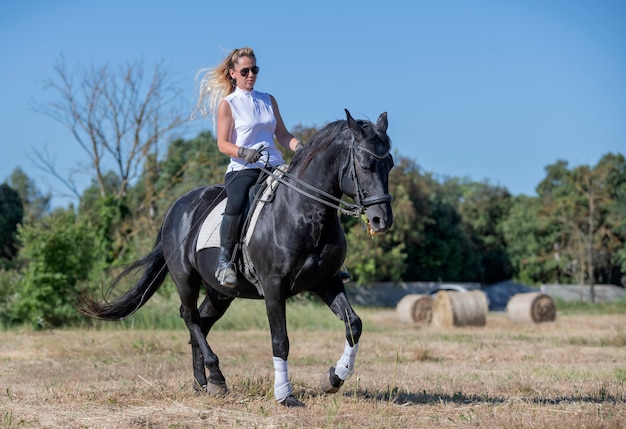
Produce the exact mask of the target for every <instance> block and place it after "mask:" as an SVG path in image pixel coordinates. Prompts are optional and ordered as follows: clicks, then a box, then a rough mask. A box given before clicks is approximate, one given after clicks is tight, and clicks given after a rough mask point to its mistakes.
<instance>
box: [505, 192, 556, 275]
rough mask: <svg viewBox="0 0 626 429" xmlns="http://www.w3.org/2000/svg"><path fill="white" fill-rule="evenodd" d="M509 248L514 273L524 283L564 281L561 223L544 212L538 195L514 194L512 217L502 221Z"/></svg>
mask: <svg viewBox="0 0 626 429" xmlns="http://www.w3.org/2000/svg"><path fill="white" fill-rule="evenodd" d="M502 232H503V236H504V240H505V242H506V251H507V254H508V256H509V258H510V260H511V264H512V266H513V271H514V276H515V278H517V279H518V280H519V281H521V282H522V283H527V284H541V283H562V282H563V273H562V270H561V269H560V255H559V253H558V252H557V251H555V250H558V249H555V247H554V246H555V244H556V243H558V236H559V231H558V228H557V226H556V225H555V224H554V223H553V222H551V221H550V219H549V218H548V217H547V216H545V214H544V207H543V204H542V201H541V200H540V199H539V198H537V197H529V196H526V195H520V196H517V197H514V198H513V200H512V204H511V208H510V210H509V213H508V216H507V217H506V219H505V220H504V221H503V222H502Z"/></svg>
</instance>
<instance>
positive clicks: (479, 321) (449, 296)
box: [432, 290, 489, 327]
mask: <svg viewBox="0 0 626 429" xmlns="http://www.w3.org/2000/svg"><path fill="white" fill-rule="evenodd" d="M488 312H489V304H488V303H487V295H485V293H484V292H483V291H480V290H472V291H469V292H456V291H446V290H440V291H439V292H437V295H435V299H434V300H433V321H432V323H433V325H434V326H440V327H452V326H484V325H485V324H486V323H487V313H488Z"/></svg>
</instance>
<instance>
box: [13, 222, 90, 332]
mask: <svg viewBox="0 0 626 429" xmlns="http://www.w3.org/2000/svg"><path fill="white" fill-rule="evenodd" d="M19 239H20V241H21V243H22V250H21V252H20V258H21V259H22V260H24V262H25V267H26V269H25V272H24V276H23V278H22V279H21V280H20V287H19V295H18V296H17V298H16V300H15V302H14V305H13V307H12V309H11V315H12V320H13V321H14V322H19V323H31V324H32V325H33V326H35V327H38V328H47V327H58V326H63V325H66V324H70V323H73V322H76V321H79V320H81V319H82V316H81V315H80V314H79V313H78V312H77V311H76V310H75V309H74V307H73V303H74V302H75V298H76V294H77V293H78V287H79V285H81V282H83V281H85V280H87V279H88V278H89V275H90V272H91V270H92V268H93V262H94V260H96V259H97V256H96V253H97V248H98V244H97V237H96V234H95V233H94V228H93V226H92V225H90V224H89V223H88V222H86V221H84V220H83V219H80V218H78V216H77V215H76V214H75V213H74V212H73V211H71V210H57V211H55V212H53V213H51V214H50V215H49V216H46V217H45V218H44V219H42V220H41V221H40V222H38V223H36V224H33V225H23V226H21V227H20V228H19Z"/></svg>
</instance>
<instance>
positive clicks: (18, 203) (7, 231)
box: [0, 183, 24, 266]
mask: <svg viewBox="0 0 626 429" xmlns="http://www.w3.org/2000/svg"><path fill="white" fill-rule="evenodd" d="M23 215H24V209H23V207H22V200H21V199H20V196H19V194H18V193H17V191H16V190H15V189H13V188H11V187H10V186H9V185H7V184H6V183H2V184H1V185H0V266H2V265H5V266H6V265H7V264H8V261H10V260H12V259H13V258H14V257H15V256H16V255H17V242H16V237H15V233H16V231H17V227H18V225H19V223H20V222H21V221H22V217H23Z"/></svg>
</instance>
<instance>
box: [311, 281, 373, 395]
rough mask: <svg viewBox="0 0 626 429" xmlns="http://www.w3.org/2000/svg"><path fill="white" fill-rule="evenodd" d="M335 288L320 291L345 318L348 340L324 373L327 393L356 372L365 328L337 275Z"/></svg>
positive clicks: (323, 378) (337, 312)
mask: <svg viewBox="0 0 626 429" xmlns="http://www.w3.org/2000/svg"><path fill="white" fill-rule="evenodd" d="M333 286H334V287H333V288H331V289H329V290H327V291H324V292H321V293H320V292H318V294H319V296H320V297H321V298H322V300H323V301H324V302H325V303H326V305H328V307H329V308H330V309H331V310H332V311H333V313H335V314H336V315H337V317H339V319H341V320H343V322H344V324H345V326H346V341H345V344H344V349H343V354H342V355H341V357H340V358H339V360H338V361H337V363H336V365H335V366H334V367H331V368H330V370H329V371H328V373H327V374H324V375H322V390H323V391H324V392H325V393H336V392H337V391H339V388H340V387H341V386H342V385H343V383H344V382H345V381H347V380H349V379H350V377H352V374H354V363H355V361H356V355H357V352H358V350H359V339H360V338H361V332H362V330H363V324H362V322H361V318H360V317H359V316H358V315H357V314H356V312H355V311H354V309H353V308H352V306H351V305H350V302H349V301H348V297H347V296H346V291H345V288H344V285H343V282H342V281H341V280H340V279H339V278H338V277H337V278H336V279H334V280H333Z"/></svg>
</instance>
